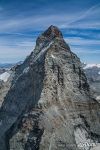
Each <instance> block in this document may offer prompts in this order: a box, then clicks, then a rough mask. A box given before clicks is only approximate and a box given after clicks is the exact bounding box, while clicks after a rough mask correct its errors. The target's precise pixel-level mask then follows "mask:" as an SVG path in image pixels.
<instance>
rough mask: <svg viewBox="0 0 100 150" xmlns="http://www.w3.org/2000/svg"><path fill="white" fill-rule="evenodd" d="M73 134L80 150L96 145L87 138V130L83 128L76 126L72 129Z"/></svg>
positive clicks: (88, 149)
mask: <svg viewBox="0 0 100 150" xmlns="http://www.w3.org/2000/svg"><path fill="white" fill-rule="evenodd" d="M74 135H75V140H76V144H77V146H78V148H79V149H80V150H90V148H93V147H95V146H96V143H94V141H93V140H91V139H90V138H88V137H89V136H88V132H87V131H86V130H85V129H84V128H82V127H77V128H76V129H75V131H74Z"/></svg>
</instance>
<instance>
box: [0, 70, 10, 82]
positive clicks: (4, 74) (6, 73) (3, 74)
mask: <svg viewBox="0 0 100 150" xmlns="http://www.w3.org/2000/svg"><path fill="white" fill-rule="evenodd" d="M9 77H10V73H8V72H4V73H2V74H1V75H0V80H2V81H4V82H7V81H8V78H9Z"/></svg>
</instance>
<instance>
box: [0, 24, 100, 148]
mask: <svg viewBox="0 0 100 150" xmlns="http://www.w3.org/2000/svg"><path fill="white" fill-rule="evenodd" d="M5 84H6V93H5V94H4V95H5V96H2V99H1V98H0V99H1V101H2V103H1V108H0V150H100V144H99V143H100V104H99V103H98V102H97V101H96V100H95V99H94V98H93V96H92V94H91V90H90V88H89V85H88V83H87V78H86V76H85V74H84V71H83V69H82V64H81V62H80V59H79V58H78V57H77V56H76V55H75V54H74V53H73V52H72V51H71V50H70V47H69V45H68V44H67V43H66V42H65V41H64V39H63V35H62V33H61V32H60V30H59V29H58V28H57V27H55V26H50V27H49V28H48V29H47V30H46V31H45V32H44V33H42V34H41V35H40V36H39V37H38V38H37V40H36V46H35V49H34V50H33V52H32V53H31V54H30V56H28V57H27V58H26V60H25V61H24V62H23V63H22V64H19V65H17V66H14V67H13V68H12V69H11V75H10V77H9V79H8V80H7V81H6V83H5ZM5 84H4V86H3V89H4V87H5ZM7 85H8V86H7ZM7 87H8V88H7ZM1 89H2V88H1ZM1 89H0V90H1ZM3 91H4V90H3ZM1 94H2V93H1ZM0 97H1V95H0Z"/></svg>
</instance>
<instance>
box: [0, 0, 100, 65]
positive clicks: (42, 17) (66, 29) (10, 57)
mask: <svg viewBox="0 0 100 150" xmlns="http://www.w3.org/2000/svg"><path fill="white" fill-rule="evenodd" d="M50 25H56V26H58V27H59V28H60V30H61V31H62V33H63V35H64V38H65V40H66V42H67V43H68V44H69V45H70V47H71V49H72V51H73V52H75V53H76V54H77V55H78V56H79V57H80V58H81V61H82V62H86V63H100V1H99V0H0V63H5V62H6V63H7V62H8V63H10V62H18V61H20V60H23V59H24V58H25V57H26V56H27V55H29V54H30V52H31V51H32V50H33V49H34V46H35V41H36V38H37V36H38V35H39V34H40V33H41V32H43V31H44V30H45V29H46V28H48V27H49V26H50Z"/></svg>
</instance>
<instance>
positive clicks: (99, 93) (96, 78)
mask: <svg viewBox="0 0 100 150" xmlns="http://www.w3.org/2000/svg"><path fill="white" fill-rule="evenodd" d="M84 71H85V73H86V76H87V78H88V81H89V84H90V86H91V88H92V89H93V91H94V95H95V96H96V98H97V99H98V100H100V64H87V65H84Z"/></svg>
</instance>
